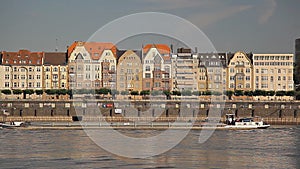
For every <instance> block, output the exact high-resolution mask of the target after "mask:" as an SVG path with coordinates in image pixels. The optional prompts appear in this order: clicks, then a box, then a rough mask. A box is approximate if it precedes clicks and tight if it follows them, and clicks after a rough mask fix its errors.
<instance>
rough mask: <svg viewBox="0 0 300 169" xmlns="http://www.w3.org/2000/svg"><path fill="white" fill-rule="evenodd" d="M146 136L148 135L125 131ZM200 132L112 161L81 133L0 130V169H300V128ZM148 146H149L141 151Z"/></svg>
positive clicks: (284, 127)
mask: <svg viewBox="0 0 300 169" xmlns="http://www.w3.org/2000/svg"><path fill="white" fill-rule="evenodd" d="M122 132H125V133H127V134H128V135H135V134H136V135H143V134H145V133H146V134H145V135H147V133H151V132H157V131H151V130H126V131H122ZM198 137H199V131H198V130H191V131H190V133H189V134H188V135H187V137H186V138H185V139H184V140H183V141H182V142H181V143H180V144H178V145H177V146H175V147H174V148H173V149H171V150H170V151H167V152H165V153H163V154H161V155H157V156H154V157H149V158H146V159H130V158H125V157H120V156H116V155H113V154H111V153H109V152H106V151H105V150H103V149H101V148H100V147H98V146H97V145H96V144H95V143H93V141H92V140H91V139H90V138H89V137H88V136H87V135H86V134H85V132H84V131H83V130H14V129H2V130H0V168H1V169H3V168H14V169H15V168H80V169H81V168H300V127H297V126H275V127H274V126H272V127H271V128H269V129H266V130H245V131H241V130H240V131H238V130H218V131H215V132H214V134H213V135H212V137H210V139H209V140H208V141H207V142H205V143H203V144H200V143H198V139H199V138H198ZM145 146H147V145H145Z"/></svg>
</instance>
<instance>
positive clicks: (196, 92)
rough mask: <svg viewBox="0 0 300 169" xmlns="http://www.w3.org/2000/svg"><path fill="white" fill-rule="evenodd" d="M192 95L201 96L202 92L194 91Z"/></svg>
mask: <svg viewBox="0 0 300 169" xmlns="http://www.w3.org/2000/svg"><path fill="white" fill-rule="evenodd" d="M192 95H194V96H201V92H200V91H193V92H192Z"/></svg>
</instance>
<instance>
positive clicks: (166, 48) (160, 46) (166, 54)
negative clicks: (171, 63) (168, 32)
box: [143, 44, 171, 60]
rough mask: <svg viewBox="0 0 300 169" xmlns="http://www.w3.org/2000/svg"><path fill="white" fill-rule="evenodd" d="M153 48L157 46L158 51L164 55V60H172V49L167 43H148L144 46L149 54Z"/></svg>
mask: <svg viewBox="0 0 300 169" xmlns="http://www.w3.org/2000/svg"><path fill="white" fill-rule="evenodd" d="M151 48H156V49H157V50H158V52H159V53H160V54H161V55H162V57H163V59H164V60H170V59H171V57H170V52H171V49H170V47H169V46H168V45H166V44H147V45H146V46H144V47H143V53H144V54H147V53H148V52H149V50H150V49H151Z"/></svg>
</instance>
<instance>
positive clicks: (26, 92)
mask: <svg viewBox="0 0 300 169" xmlns="http://www.w3.org/2000/svg"><path fill="white" fill-rule="evenodd" d="M23 93H24V94H29V95H32V94H34V90H32V89H25V90H23Z"/></svg>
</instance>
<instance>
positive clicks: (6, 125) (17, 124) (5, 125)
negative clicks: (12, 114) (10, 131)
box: [0, 121, 28, 128]
mask: <svg viewBox="0 0 300 169" xmlns="http://www.w3.org/2000/svg"><path fill="white" fill-rule="evenodd" d="M27 125H28V123H26V122H23V121H18V122H16V121H11V122H9V123H0V127H1V128H15V127H26V126H27Z"/></svg>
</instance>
